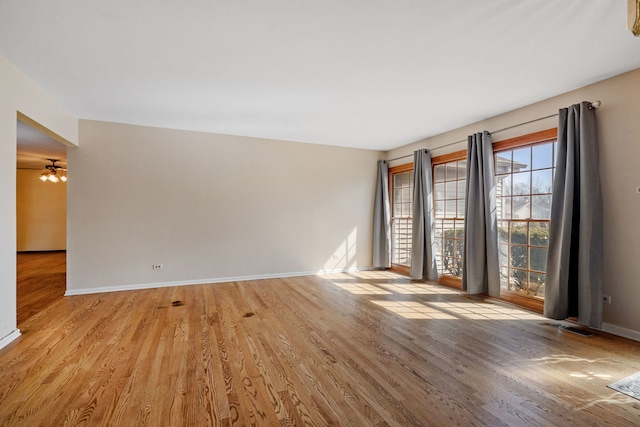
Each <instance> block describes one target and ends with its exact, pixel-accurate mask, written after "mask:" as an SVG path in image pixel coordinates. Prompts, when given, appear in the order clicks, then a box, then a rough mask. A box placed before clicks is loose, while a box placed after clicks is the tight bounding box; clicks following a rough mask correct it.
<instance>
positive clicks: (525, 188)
mask: <svg viewBox="0 0 640 427" xmlns="http://www.w3.org/2000/svg"><path fill="white" fill-rule="evenodd" d="M524 142H525V143H526V140H525V141H524ZM509 145H510V144H502V146H500V145H498V144H494V152H495V154H494V155H495V157H494V161H495V163H494V164H495V174H496V175H495V183H496V196H497V197H496V207H497V217H498V247H499V259H500V284H501V295H503V297H505V298H506V299H509V297H510V296H514V295H515V296H526V297H532V298H539V299H542V298H544V287H545V282H546V268H547V266H546V263H547V251H548V247H549V218H550V213H551V190H552V188H553V175H554V171H555V162H556V142H555V138H547V139H546V140H544V141H542V142H536V143H534V144H531V143H529V144H527V145H524V146H522V145H516V146H513V145H511V146H509Z"/></svg>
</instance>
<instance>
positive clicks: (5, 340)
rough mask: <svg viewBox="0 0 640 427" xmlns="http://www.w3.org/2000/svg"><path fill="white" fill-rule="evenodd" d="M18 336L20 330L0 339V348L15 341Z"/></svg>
mask: <svg viewBox="0 0 640 427" xmlns="http://www.w3.org/2000/svg"><path fill="white" fill-rule="evenodd" d="M20 335H22V334H21V333H20V329H16V330H14V331H13V332H11V333H10V334H9V335H7V336H6V337H4V338H0V348H4V347H6V346H8V345H9V344H11V343H12V342H13V341H14V340H16V339H17V338H18V337H19V336H20Z"/></svg>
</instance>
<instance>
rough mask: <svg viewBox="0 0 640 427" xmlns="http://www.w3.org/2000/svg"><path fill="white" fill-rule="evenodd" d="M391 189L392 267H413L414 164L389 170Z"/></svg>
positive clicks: (403, 268) (401, 268) (405, 268)
mask: <svg viewBox="0 0 640 427" xmlns="http://www.w3.org/2000/svg"><path fill="white" fill-rule="evenodd" d="M389 181H390V182H389V188H390V189H391V266H392V268H393V267H395V268H398V267H400V268H399V269H400V270H407V269H408V268H409V267H410V266H411V226H412V225H411V215H412V211H413V163H411V164H407V165H402V166H396V167H394V168H391V169H389Z"/></svg>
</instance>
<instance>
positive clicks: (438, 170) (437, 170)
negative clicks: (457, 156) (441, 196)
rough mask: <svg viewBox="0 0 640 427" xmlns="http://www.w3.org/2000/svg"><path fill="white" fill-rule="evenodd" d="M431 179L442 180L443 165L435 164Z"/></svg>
mask: <svg viewBox="0 0 640 427" xmlns="http://www.w3.org/2000/svg"><path fill="white" fill-rule="evenodd" d="M433 180H434V182H442V181H444V165H436V166H435V167H434V168H433Z"/></svg>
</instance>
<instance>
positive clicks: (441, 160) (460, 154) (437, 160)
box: [431, 150, 467, 289]
mask: <svg viewBox="0 0 640 427" xmlns="http://www.w3.org/2000/svg"><path fill="white" fill-rule="evenodd" d="M466 159H467V150H460V151H455V152H453V153H448V154H443V155H442V156H436V157H433V158H431V174H432V175H431V177H432V184H433V188H432V202H433V206H434V212H435V205H436V200H435V197H436V176H435V173H436V166H438V165H443V164H447V163H452V162H459V161H461V160H466ZM465 198H466V196H465ZM440 219H442V220H443V221H444V220H454V221H460V220H463V221H464V217H462V218H458V217H455V218H440ZM435 221H438V219H437V218H435V217H434V222H435ZM438 283H440V284H442V285H445V286H450V287H454V288H457V289H462V277H457V276H451V275H447V274H440V272H439V274H438Z"/></svg>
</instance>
